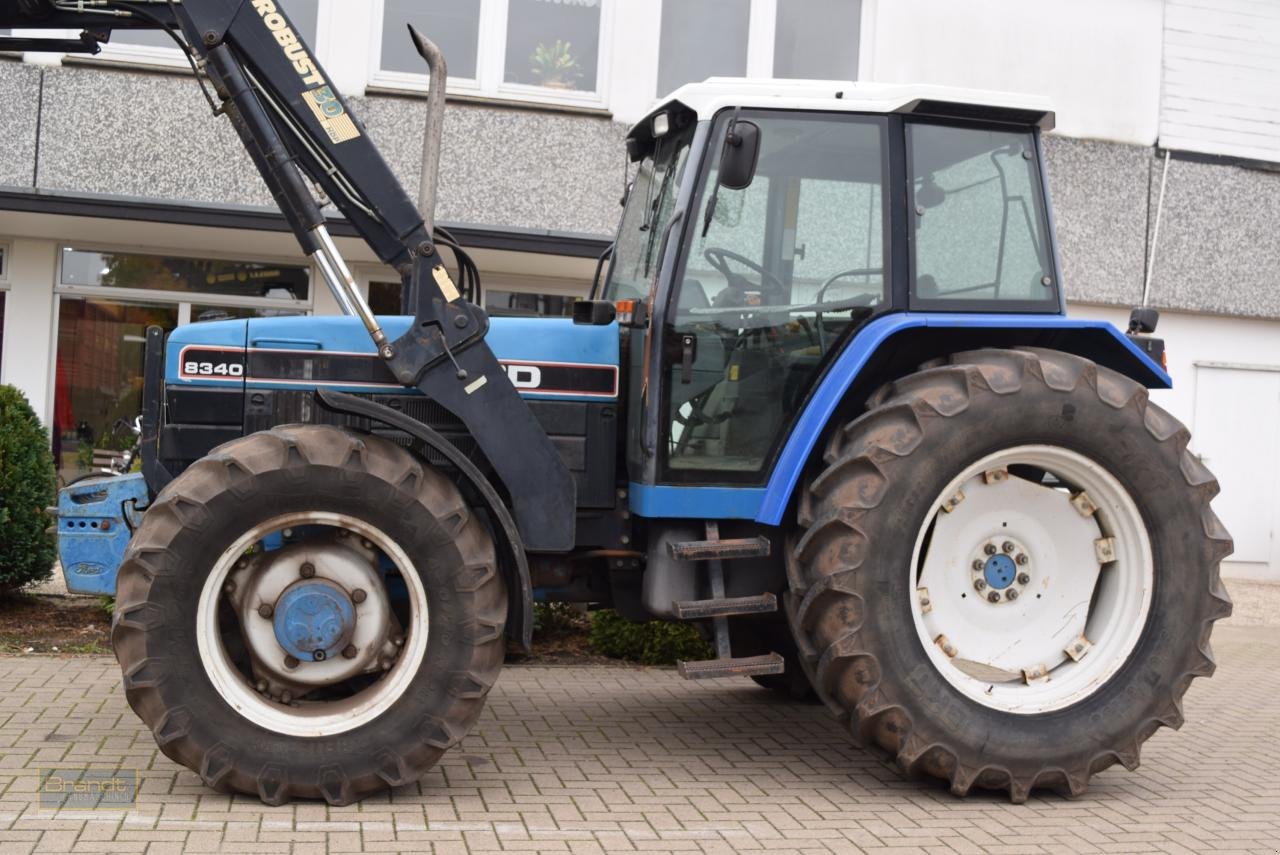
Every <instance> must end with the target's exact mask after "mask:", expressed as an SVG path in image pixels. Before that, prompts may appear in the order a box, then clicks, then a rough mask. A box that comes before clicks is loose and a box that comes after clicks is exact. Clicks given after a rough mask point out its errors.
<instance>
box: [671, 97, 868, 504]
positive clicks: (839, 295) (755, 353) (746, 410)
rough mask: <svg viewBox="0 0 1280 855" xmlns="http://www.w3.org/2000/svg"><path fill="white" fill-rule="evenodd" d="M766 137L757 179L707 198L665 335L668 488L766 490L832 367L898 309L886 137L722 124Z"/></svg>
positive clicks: (715, 136)
mask: <svg viewBox="0 0 1280 855" xmlns="http://www.w3.org/2000/svg"><path fill="white" fill-rule="evenodd" d="M734 121H750V122H752V123H753V124H754V125H755V126H756V127H758V128H759V137H760V153H759V156H758V162H757V166H756V169H755V174H754V176H753V177H752V178H751V179H750V183H749V184H747V185H746V186H745V187H742V188H740V189H731V188H730V187H727V186H718V182H719V178H718V173H719V158H718V157H716V158H713V160H714V162H712V163H711V164H710V165H709V166H708V168H707V169H706V170H705V171H704V174H703V176H702V178H701V181H700V184H699V186H698V188H697V195H696V197H695V201H694V203H693V204H691V205H690V208H689V210H690V215H689V216H688V217H687V222H686V223H685V224H684V229H683V233H684V237H683V243H682V245H681V252H680V254H679V260H678V262H677V266H676V268H675V271H674V277H673V283H674V284H673V287H672V288H671V293H670V295H669V298H668V302H667V304H666V306H665V313H664V318H663V323H662V326H661V329H654V330H651V333H652V334H653V335H656V336H659V337H660V338H661V342H662V344H661V363H660V366H661V368H660V372H659V374H660V379H659V382H660V383H661V385H662V387H663V388H662V389H661V390H660V394H659V395H658V396H656V397H655V398H654V399H653V405H654V406H655V407H656V408H657V413H656V416H657V425H658V430H659V449H658V457H659V467H658V469H659V478H658V480H659V483H666V484H672V485H743V486H748V485H761V484H763V483H764V481H765V480H766V479H767V477H768V472H769V469H770V467H771V463H772V460H773V457H774V455H775V454H776V452H777V449H778V447H779V446H780V445H781V443H782V441H783V440H784V439H785V437H786V435H787V433H788V432H789V429H790V426H791V424H792V422H793V420H794V418H795V417H796V416H797V415H798V413H799V411H800V409H801V408H802V407H803V403H804V401H805V399H806V397H807V395H808V393H809V390H810V389H811V388H812V386H813V384H814V383H815V381H816V380H817V378H818V377H819V375H820V374H821V371H822V370H823V368H824V367H825V365H826V362H827V359H828V357H829V356H831V355H832V354H833V353H834V352H836V351H837V350H838V348H839V347H840V346H841V344H842V343H843V341H844V340H845V338H846V335H847V333H848V332H849V331H850V330H851V329H852V328H854V327H856V326H858V325H860V324H861V323H862V322H864V321H865V320H866V319H867V318H868V317H870V316H871V314H873V313H874V312H876V311H878V310H879V309H881V308H883V307H884V306H885V305H886V303H887V297H888V283H889V277H888V275H887V265H886V258H887V257H888V252H887V247H886V229H885V223H886V222H887V221H888V219H889V217H888V213H887V210H888V194H887V192H886V184H887V157H886V149H887V147H888V146H887V135H888V133H887V128H888V119H886V118H884V117H873V116H858V115H851V114H840V113H796V112H755V111H751V112H748V111H742V112H740V113H736V114H735V113H726V114H722V115H721V117H720V118H719V120H718V121H717V122H716V125H715V129H714V130H713V131H712V134H711V137H710V143H709V146H710V147H709V151H711V152H713V153H716V154H717V155H718V153H719V152H720V151H722V150H723V147H722V146H721V145H720V144H719V143H720V141H721V140H723V139H724V135H725V133H726V132H727V130H728V126H729V124H730V123H732V122H734Z"/></svg>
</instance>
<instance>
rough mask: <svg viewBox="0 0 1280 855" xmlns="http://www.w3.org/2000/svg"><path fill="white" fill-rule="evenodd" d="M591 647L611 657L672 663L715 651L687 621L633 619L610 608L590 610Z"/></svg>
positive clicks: (711, 654)
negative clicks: (643, 621) (640, 620)
mask: <svg viewBox="0 0 1280 855" xmlns="http://www.w3.org/2000/svg"><path fill="white" fill-rule="evenodd" d="M590 643H591V647H592V649H594V650H595V651H596V652H597V653H600V654H603V655H604V656H610V657H612V658H614V659H627V660H629V661H631V662H639V663H641V664H643V665H674V664H675V661H676V660H677V659H684V660H698V659H712V658H714V657H715V651H714V650H713V649H712V647H711V645H710V644H708V643H707V640H706V639H705V638H703V637H702V634H701V633H700V632H698V630H697V629H696V628H695V627H693V626H692V625H690V624H687V623H676V622H674V621H665V620H651V621H647V622H645V623H636V622H635V621H630V620H627V619H626V618H624V617H623V616H622V615H620V614H618V613H617V612H616V611H614V610H612V609H604V610H602V611H598V612H595V613H593V615H592V620H591V642H590Z"/></svg>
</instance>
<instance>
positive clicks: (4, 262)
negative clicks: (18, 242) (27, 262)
mask: <svg viewBox="0 0 1280 855" xmlns="http://www.w3.org/2000/svg"><path fill="white" fill-rule="evenodd" d="M12 263H13V243H12V242H10V241H8V240H0V291H8V290H9V267H10V265H11V264H12Z"/></svg>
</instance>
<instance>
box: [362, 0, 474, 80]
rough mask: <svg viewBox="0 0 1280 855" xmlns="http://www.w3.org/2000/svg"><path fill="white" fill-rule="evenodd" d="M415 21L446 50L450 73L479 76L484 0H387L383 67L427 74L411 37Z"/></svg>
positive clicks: (402, 72)
mask: <svg viewBox="0 0 1280 855" xmlns="http://www.w3.org/2000/svg"><path fill="white" fill-rule="evenodd" d="M409 24H414V26H416V27H417V28H418V29H419V30H422V31H423V33H424V34H425V35H426V36H427V37H428V38H430V39H431V41H433V42H435V43H436V46H437V47H439V48H440V50H442V51H444V55H445V59H447V60H448V62H449V75H450V77H453V78H460V79H463V80H475V79H476V67H477V66H476V62H477V58H478V56H479V53H480V0H385V4H384V6H383V11H382V31H381V32H382V70H383V71H390V72H395V73H398V74H410V75H420V74H422V73H423V67H424V64H423V61H422V57H420V56H418V51H417V49H415V48H414V46H413V41H412V40H411V39H410V38H409V34H408V32H409V31H408V26H409Z"/></svg>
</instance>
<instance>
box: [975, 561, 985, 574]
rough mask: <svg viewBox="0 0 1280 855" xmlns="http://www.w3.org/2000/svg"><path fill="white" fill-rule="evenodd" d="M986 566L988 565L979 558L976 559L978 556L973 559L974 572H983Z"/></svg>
mask: <svg viewBox="0 0 1280 855" xmlns="http://www.w3.org/2000/svg"><path fill="white" fill-rule="evenodd" d="M984 566H986V565H984V564H983V563H982V562H981V561H979V560H978V559H976V558H975V559H974V560H973V572H975V573H981V572H982V568H983V567H984Z"/></svg>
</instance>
